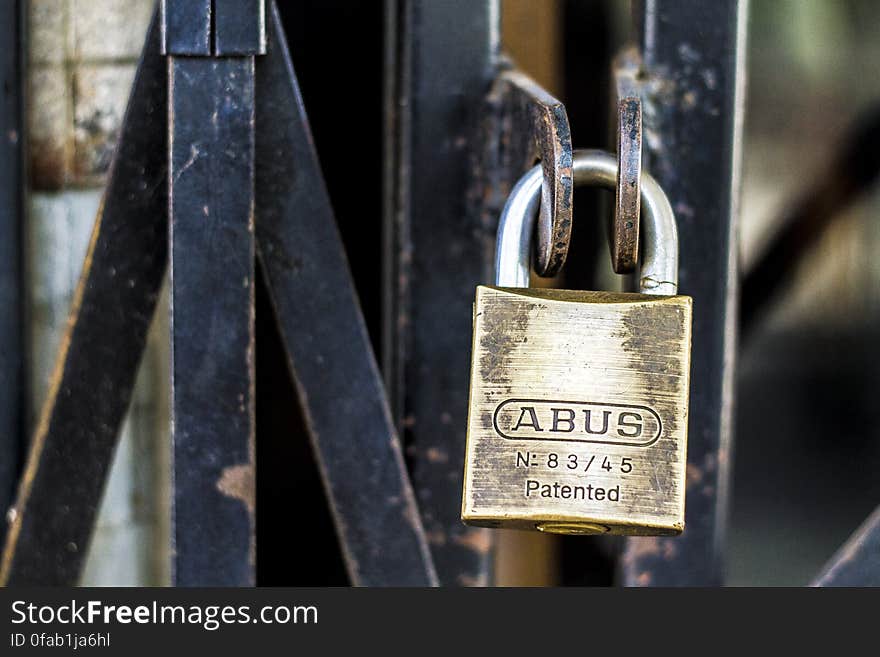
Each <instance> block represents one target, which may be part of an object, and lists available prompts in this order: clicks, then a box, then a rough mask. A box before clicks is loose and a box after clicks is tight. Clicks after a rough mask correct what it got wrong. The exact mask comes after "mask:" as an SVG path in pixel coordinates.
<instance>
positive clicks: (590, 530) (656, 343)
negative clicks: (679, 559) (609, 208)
mask: <svg viewBox="0 0 880 657" xmlns="http://www.w3.org/2000/svg"><path fill="white" fill-rule="evenodd" d="M616 173H617V164H616V159H615V158H614V157H612V156H611V155H609V154H607V153H604V152H602V151H578V152H576V153H575V156H574V181H575V183H576V184H598V185H602V186H605V187H611V188H613V187H614V185H615V179H616ZM540 191H541V169H540V167H535V168H534V169H533V170H532V171H530V172H529V173H528V174H526V175H525V176H524V177H523V178H522V179H521V180H520V182H519V183H518V184H517V186H516V187H515V188H514V190H513V191H512V192H511V196H510V198H509V199H508V202H507V205H506V206H505V208H504V211H503V213H502V216H501V220H500V224H499V228H498V242H497V247H496V260H495V274H496V286H495V287H487V286H479V287H478V288H477V293H476V302H475V303H474V341H473V356H472V362H471V387H470V408H469V413H468V433H467V453H466V455H465V471H464V491H463V499H462V510H461V518H462V520H463V521H464V522H465V523H467V524H469V525H478V526H482V527H505V528H516V529H537V530H540V531H544V532H552V533H560V534H600V533H610V534H630V535H674V534H679V533H681V532H682V531H683V529H684V506H685V501H684V498H685V470H686V463H687V459H686V445H687V424H688V388H689V379H690V349H691V305H692V301H691V298H690V297H686V296H676V292H677V287H678V235H677V230H676V226H675V216H674V214H673V212H672V208H671V206H670V205H669V201H668V200H667V198H666V196H665V194H664V193H663V191H662V190H661V189H660V187H659V185H658V184H657V183H656V181H654V180H653V179H652V178H651V177H650V176H647V175H644V174H643V178H642V212H641V217H642V218H641V222H640V223H641V231H640V232H641V239H642V260H641V271H640V286H639V287H640V291H641V293H640V294H627V293H611V292H584V291H571V290H553V289H534V288H529V289H517V288H527V287H528V284H529V263H530V260H531V253H532V249H531V236H532V233H533V232H534V231H533V227H534V221H535V215H536V214H537V209H538V205H539V203H540Z"/></svg>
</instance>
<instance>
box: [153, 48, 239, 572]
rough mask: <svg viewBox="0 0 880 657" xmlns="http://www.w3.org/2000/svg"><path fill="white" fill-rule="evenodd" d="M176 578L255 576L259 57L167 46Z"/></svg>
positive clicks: (174, 568)
mask: <svg viewBox="0 0 880 657" xmlns="http://www.w3.org/2000/svg"><path fill="white" fill-rule="evenodd" d="M168 85H169V90H168V96H169V97H168V103H169V126H168V129H169V140H170V145H171V151H170V171H169V193H170V203H169V208H170V214H171V233H170V235H171V325H172V344H171V347H172V371H171V378H172V427H173V439H174V495H173V498H174V513H173V524H174V530H173V534H174V552H173V553H174V562H173V571H174V581H175V583H176V584H178V585H182V586H196V585H200V586H211V585H226V586H230V585H250V584H253V583H254V568H255V566H254V550H255V548H254V545H253V536H254V505H255V492H254V487H255V483H254V482H255V471H254V470H255V468H254V399H253V397H254V120H255V109H254V59H253V58H252V57H235V58H188V57H172V58H171V59H170V62H169V79H168Z"/></svg>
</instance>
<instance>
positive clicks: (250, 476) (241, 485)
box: [217, 463, 256, 515]
mask: <svg viewBox="0 0 880 657" xmlns="http://www.w3.org/2000/svg"><path fill="white" fill-rule="evenodd" d="M255 483H256V482H255V480H254V466H253V465H252V464H251V463H242V464H240V465H231V466H229V467H228V468H223V473H222V474H221V475H220V479H219V480H218V481H217V490H219V491H220V492H221V493H223V494H224V495H226V496H227V497H232V498H234V499H237V500H241V502H242V503H243V504H244V506H245V508H246V509H247V511H248V513H249V514H251V515H253V513H254V502H255V497H256V486H255Z"/></svg>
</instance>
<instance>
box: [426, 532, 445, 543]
mask: <svg viewBox="0 0 880 657" xmlns="http://www.w3.org/2000/svg"><path fill="white" fill-rule="evenodd" d="M425 538H427V539H428V543H430V544H431V545H436V546H437V547H442V546H444V545H446V534H445V533H444V532H443V531H442V530H440V529H435V530H433V531H429V532H425Z"/></svg>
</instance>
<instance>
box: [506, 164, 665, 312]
mask: <svg viewBox="0 0 880 657" xmlns="http://www.w3.org/2000/svg"><path fill="white" fill-rule="evenodd" d="M572 168H573V172H574V184H575V185H599V186H601V187H606V188H608V189H611V190H613V189H614V188H615V186H616V184H617V158H616V157H614V156H613V155H611V154H610V153H606V152H605V151H598V150H580V151H575V152H574V154H573V167H572ZM542 176H543V174H542V171H541V165H536V166H535V167H533V168H532V169H531V170H529V172H528V173H526V174H525V175H524V176H523V177H522V178H520V179H519V181H518V182H517V183H516V186H515V187H514V188H513V191H511V193H510V197H508V199H507V203H506V204H505V205H504V210H502V212H501V219H500V221H499V223H498V241H497V242H496V245H495V285H497V286H499V287H528V286H529V272H530V264H531V257H532V235H533V233H534V227H535V218H536V217H537V215H538V209H539V207H540V204H541V180H542ZM641 199H642V209H641V225H640V232H641V242H642V258H641V272H640V274H639V291H640V292H642V294H658V295H663V294H677V292H678V229H677V228H676V225H675V214H674V213H673V211H672V206H671V205H670V204H669V199H667V198H666V194H665V193H664V192H663V190H662V189H661V188H660V185H658V184H657V181H656V180H654V179H653V178H652V177H651V176H649V175H648V174H647V173H644V172H643V173H642V194H641Z"/></svg>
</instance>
